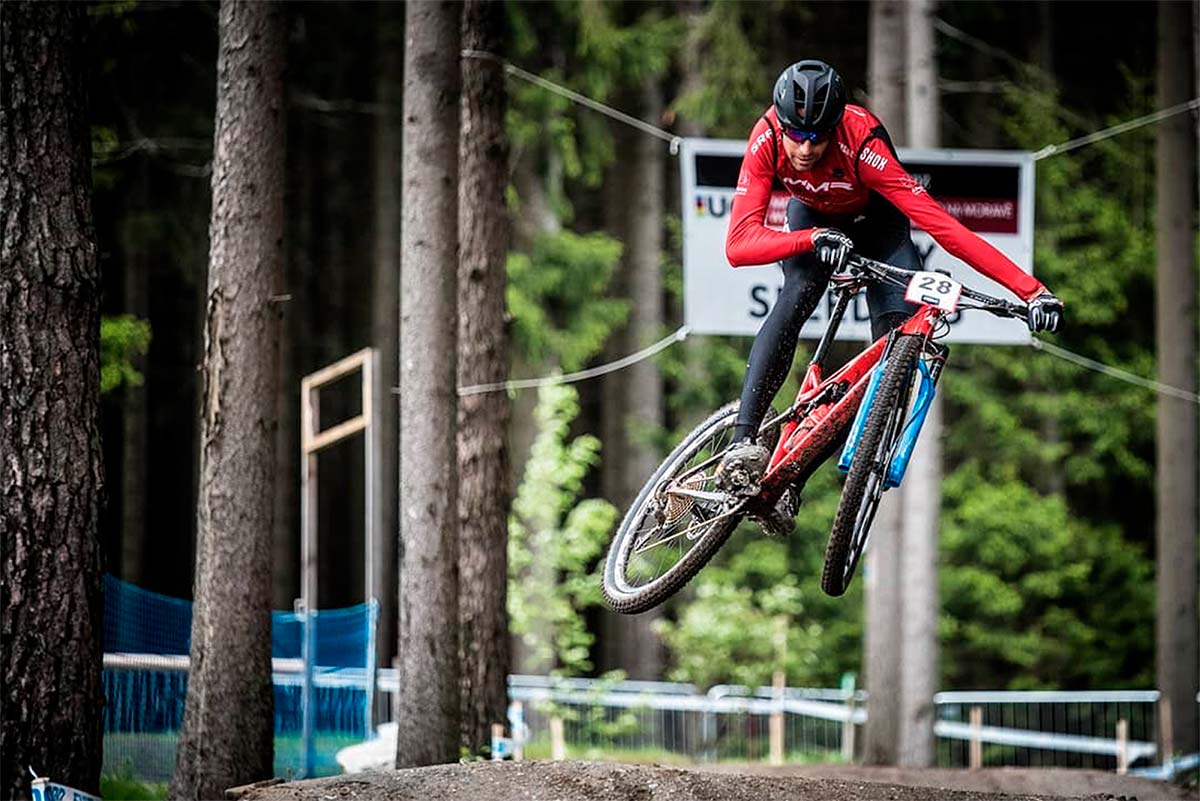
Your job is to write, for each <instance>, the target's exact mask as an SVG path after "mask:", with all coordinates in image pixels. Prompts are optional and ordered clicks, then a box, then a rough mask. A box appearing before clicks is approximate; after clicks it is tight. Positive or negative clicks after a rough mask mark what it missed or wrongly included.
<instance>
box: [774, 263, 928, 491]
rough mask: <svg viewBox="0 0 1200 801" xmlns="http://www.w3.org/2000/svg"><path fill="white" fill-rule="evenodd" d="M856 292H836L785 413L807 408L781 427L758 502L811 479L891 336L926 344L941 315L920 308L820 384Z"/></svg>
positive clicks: (849, 418) (853, 411) (850, 416)
mask: <svg viewBox="0 0 1200 801" xmlns="http://www.w3.org/2000/svg"><path fill="white" fill-rule="evenodd" d="M857 289H858V288H857V286H855V285H853V284H851V285H848V286H843V287H839V289H838V291H839V292H841V297H839V298H838V302H837V305H836V306H835V308H834V311H833V314H832V315H831V316H830V320H829V326H828V327H827V328H826V329H825V334H824V335H823V336H822V337H821V341H820V342H819V343H818V344H817V349H816V352H815V353H814V354H813V358H812V361H810V362H809V364H808V368H807V369H806V370H805V372H804V380H803V382H801V384H800V392H799V394H798V395H797V396H796V402H795V403H794V404H793V405H792V406H791V409H790V410H789V412H794V411H796V410H803V409H806V408H807V409H808V410H809V411H808V412H807V413H802V414H801V416H800V417H799V418H798V419H793V420H789V421H788V422H786V423H784V424H783V426H782V429H781V430H780V434H779V442H778V444H777V445H776V446H775V451H774V453H772V454H771V461H770V462H769V463H768V465H767V472H766V473H765V474H764V476H763V480H762V491H761V493H760V494H759V496H758V497H759V499H761V500H764V501H773V500H774V499H776V498H777V497H778V496H779V495H780V494H781V493H782V492H783V491H784V489H786V488H787V487H788V486H789V485H790V484H792V483H793V482H795V481H796V479H798V478H799V477H801V476H802V475H806V474H807V473H811V472H812V470H815V469H816V468H817V467H818V466H819V464H820V462H822V461H824V460H825V459H826V458H828V457H829V456H830V455H831V451H832V449H833V448H834V447H835V446H836V445H837V443H838V442H839V441H840V440H841V439H842V436H843V435H844V434H845V432H846V431H847V430H848V428H849V426H850V424H851V423H852V422H853V420H854V415H855V414H856V413H857V412H858V407H859V404H861V403H862V399H863V394H864V393H865V392H866V390H867V384H868V382H869V381H870V378H871V371H872V370H873V369H874V368H875V366H876V365H877V364H879V362H880V361H881V360H882V359H883V357H884V355H885V354H886V352H887V347H888V343H889V342H891V340H892V337H893V336H894V335H895V334H917V335H920V336H922V337H924V338H926V339H928V338H929V336H930V335H931V334H932V332H933V329H934V325H935V324H936V323H937V320H938V317H939V316H940V314H941V312H940V311H939V310H938V309H937V308H936V307H934V306H926V305H922V306H921V307H920V308H919V309H918V310H917V312H916V313H915V314H913V316H912V317H910V318H909V319H908V320H906V321H905V322H904V323H903V324H902V325H901V326H900V327H899V328H897V329H896V331H895V332H889V333H888V334H885V335H884V336H882V337H880V338H879V339H877V340H875V341H874V342H873V343H871V345H870V346H869V347H868V348H867V349H866V350H864V351H863V352H862V353H860V354H858V355H857V356H855V357H854V358H853V359H851V360H850V361H848V362H847V363H846V364H844V365H843V366H842V367H841V368H840V369H839V370H838V371H837V372H835V373H834V374H833V375H831V376H830V377H829V378H822V373H823V372H824V364H823V362H824V360H825V355H826V353H827V352H828V350H829V345H830V343H831V342H832V341H833V337H834V334H835V333H836V332H837V329H838V327H839V326H840V324H841V321H842V315H843V314H844V313H845V310H846V306H847V305H848V304H849V302H850V300H851V298H853V296H854V293H855V292H856V291H857Z"/></svg>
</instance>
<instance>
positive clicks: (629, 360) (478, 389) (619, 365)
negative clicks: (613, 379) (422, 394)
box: [458, 325, 692, 397]
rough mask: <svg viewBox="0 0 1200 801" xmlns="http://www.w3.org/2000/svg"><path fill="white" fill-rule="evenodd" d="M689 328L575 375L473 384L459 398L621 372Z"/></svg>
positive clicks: (460, 390) (680, 337)
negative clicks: (635, 351)
mask: <svg viewBox="0 0 1200 801" xmlns="http://www.w3.org/2000/svg"><path fill="white" fill-rule="evenodd" d="M691 330H692V329H690V328H688V327H687V326H686V325H681V326H679V328H677V329H675V332H674V333H673V334H669V335H667V336H665V337H663V338H662V339H660V340H659V341H658V342H655V343H654V344H653V345H651V346H649V347H647V348H642V349H641V350H639V351H638V352H637V353H631V354H629V355H628V356H625V357H623V358H620V359H617V360H616V361H612V362H608V363H607V364H602V365H600V366H598V367H591V368H589V369H587V370H580V371H578V372H575V373H567V374H566V375H551V376H544V377H542V378H522V379H517V380H513V381H501V382H498V383H495V384H475V385H473V386H469V387H459V388H458V394H459V397H466V396H467V395H481V394H483V393H485V392H499V391H500V390H505V391H511V390H517V389H535V388H537V387H545V386H553V385H555V384H574V383H576V382H577V381H585V380H587V379H589V378H595V377H596V376H601V375H604V374H606V373H615V372H616V371H617V370H623V369H625V368H626V367H629V366H631V365H633V364H636V363H638V362H640V361H643V360H644V359H649V358H650V357H651V356H653V355H655V354H656V353H658V352H659V351H662V350H666V349H667V348H669V347H671V346H672V345H674V344H675V343H676V342H682V341H683V340H685V339H687V335H688V334H689V333H691Z"/></svg>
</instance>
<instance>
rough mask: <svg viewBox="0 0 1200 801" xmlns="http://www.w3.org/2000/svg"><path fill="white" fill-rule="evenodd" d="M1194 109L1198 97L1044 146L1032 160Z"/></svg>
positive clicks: (1199, 106) (1054, 154) (1199, 100)
mask: <svg viewBox="0 0 1200 801" xmlns="http://www.w3.org/2000/svg"><path fill="white" fill-rule="evenodd" d="M1195 108H1200V97H1193V98H1192V99H1191V100H1188V101H1186V102H1184V103H1179V104H1177V105H1174V106H1171V107H1170V108H1164V109H1160V110H1159V111H1155V112H1153V113H1151V114H1147V115H1146V116H1144V117H1138V118H1137V119H1134V120H1127V121H1125V122H1122V123H1118V124H1117V125H1113V126H1112V127H1110V128H1105V129H1103V130H1100V131H1096V132H1094V133H1090V134H1088V135H1087V136H1081V137H1079V138H1078V139H1072V140H1070V141H1069V142H1063V143H1062V144H1061V145H1046V146H1045V147H1043V148H1042V149H1041V150H1039V151H1037V152H1036V153H1034V154H1033V160H1034V161H1041V160H1042V159H1044V158H1048V157H1050V156H1056V155H1058V154H1059V153H1066V152H1067V151H1068V150H1075V149H1076V148H1080V147H1083V146H1084V145H1090V144H1092V143H1093V142H1099V141H1101V140H1104V139H1111V138H1112V137H1114V136H1118V135H1120V134H1123V133H1125V132H1126V131H1132V130H1133V129H1134V128H1141V127H1142V126H1143V125H1151V124H1153V123H1156V122H1161V121H1162V120H1165V119H1167V118H1168V117H1174V116H1175V115H1176V114H1183V113H1184V112H1185V111H1191V110H1192V109H1195Z"/></svg>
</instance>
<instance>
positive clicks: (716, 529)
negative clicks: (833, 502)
mask: <svg viewBox="0 0 1200 801" xmlns="http://www.w3.org/2000/svg"><path fill="white" fill-rule="evenodd" d="M737 410H738V404H737V403H731V404H728V405H726V406H723V407H721V408H720V409H719V410H717V411H716V412H715V413H713V414H712V416H710V417H709V418H708V419H707V420H705V421H704V422H703V423H701V424H700V425H698V426H696V428H695V429H693V430H692V432H691V433H690V434H688V435H687V436H686V437H685V438H684V439H683V441H682V442H680V443H679V445H678V446H677V447H676V448H675V450H674V451H672V452H671V454H670V455H669V456H668V457H667V458H666V459H665V460H664V461H663V463H662V464H661V465H660V466H659V468H658V470H656V471H655V472H654V475H653V476H651V478H650V480H649V481H648V482H646V485H645V486H644V487H643V488H642V491H641V492H640V493H638V496H637V499H636V500H635V501H634V502H633V505H632V506H631V507H630V509H629V512H628V513H627V514H626V515H625V519H624V520H623V521H622V522H621V525H620V527H619V528H618V529H617V534H616V536H615V537H614V538H613V543H612V545H611V546H610V547H609V551H608V558H607V559H606V560H605V563H604V598H605V600H606V601H607V602H608V605H609V606H611V607H612V608H613V609H614V610H616V611H618V612H624V613H626V614H634V613H636V612H644V611H646V610H647V609H650V608H652V607H655V606H657V605H658V604H660V603H662V602H663V601H665V600H666V599H667V598H669V597H671V596H672V595H673V594H675V593H676V592H677V591H678V590H679V589H680V588H682V587H683V586H684V585H685V584H687V583H688V581H690V580H691V578H692V576H694V575H696V573H698V572H699V571H700V568H702V567H704V565H705V564H707V563H708V560H709V559H711V558H712V556H713V554H715V553H716V552H717V549H718V548H720V547H721V546H722V545H723V544H724V543H725V541H726V540H727V539H728V538H729V535H730V534H731V533H732V532H733V530H734V529H735V528H736V527H737V524H738V523H739V522H740V521H741V519H742V517H743V515H744V514H745V512H744V506H745V504H744V503H743V502H742V501H740V500H731V499H729V498H728V497H727V496H726V495H725V494H724V493H723V492H720V491H719V490H718V489H717V486H716V470H717V463H718V462H719V461H720V458H721V454H723V453H724V452H725V449H726V448H728V447H729V444H730V443H731V442H732V440H733V424H734V421H735V420H736V418H737Z"/></svg>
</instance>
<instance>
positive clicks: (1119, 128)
mask: <svg viewBox="0 0 1200 801" xmlns="http://www.w3.org/2000/svg"><path fill="white" fill-rule="evenodd" d="M934 26H935V27H936V28H937V29H938V30H939V31H941V32H942V33H944V34H946V35H947V36H950V37H951V38H954V39H958V40H959V41H962V42H965V43H967V44H969V45H971V46H972V47H975V48H977V49H979V50H981V51H983V52H985V53H988V54H990V55H994V56H997V57H999V58H1002V59H1004V60H1006V61H1008V62H1010V63H1013V64H1016V65H1017V66H1019V67H1021V68H1023V69H1033V70H1039V71H1041V68H1040V67H1037V66H1035V65H1032V64H1027V63H1026V62H1023V61H1021V60H1020V59H1018V58H1016V57H1014V56H1012V55H1011V54H1009V53H1007V52H1005V51H1004V50H1001V49H1000V48H998V47H995V46H993V45H990V44H988V43H987V42H985V41H983V40H982V39H978V38H976V37H974V36H971V35H970V34H968V33H966V32H964V31H961V30H959V29H958V28H956V27H954V26H953V25H951V24H949V23H948V22H945V21H944V20H941V19H937V18H935V19H934ZM462 57H463V58H478V59H486V60H489V61H494V62H496V63H497V64H500V65H501V66H503V67H504V71H505V72H506V73H507V74H509V75H512V76H514V77H517V78H520V79H521V80H524V81H528V82H529V83H532V84H534V85H536V86H540V87H542V88H543V89H546V90H548V91H551V92H554V93H555V94H558V95H561V96H563V97H566V98H567V99H569V100H571V101H572V102H575V103H579V104H580V105H582V106H586V107H587V108H590V109H592V110H593V111H597V112H599V113H601V114H604V115H606V116H608V117H611V118H613V119H615V120H618V121H619V122H623V123H625V124H626V125H630V126H632V127H634V128H637V129H638V130H639V131H642V132H644V133H648V134H650V135H651V136H655V137H658V138H659V139H662V140H664V141H666V142H668V143H669V144H670V149H671V153H672V155H678V153H679V145H680V143H681V142H682V139H681V138H680V137H678V136H676V135H675V134H672V133H671V132H670V131H666V130H663V129H662V128H658V127H656V126H654V125H651V124H650V123H648V122H646V121H644V120H640V119H638V118H636V117H632V116H630V115H628V114H626V113H625V112H623V111H619V110H618V109H615V108H613V107H611V106H607V105H605V104H603V103H601V102H599V101H596V100H592V99H591V98H589V97H585V96H584V95H581V94H579V93H578V92H575V91H573V90H571V89H568V88H567V87H565V86H561V85H559V84H556V83H554V82H553V81H550V80H547V79H546V78H543V77H541V76H540V75H534V74H533V73H531V72H528V71H526V70H523V69H521V68H520V67H518V66H516V65H514V64H512V63H511V62H509V61H507V60H506V59H503V58H500V57H499V56H497V55H496V54H495V53H489V52H487V51H484V50H463V51H462ZM1198 108H1200V97H1196V98H1193V99H1191V100H1189V101H1187V102H1185V103H1179V104H1178V105H1175V106H1171V107H1170V108H1165V109H1161V110H1159V111H1155V112H1153V113H1151V114H1147V115H1145V116H1142V117H1138V118H1136V119H1132V120H1127V121H1126V122H1122V123H1118V124H1117V125H1113V126H1110V127H1108V128H1104V129H1102V130H1099V131H1095V132H1093V133H1090V134H1087V135H1086V136H1081V137H1078V138H1076V139H1071V140H1068V141H1066V142H1063V143H1061V144H1057V145H1047V146H1046V147H1043V148H1042V149H1041V150H1038V151H1037V152H1035V153H1034V154H1033V160H1034V161H1041V160H1042V159H1045V158H1049V157H1051V156H1057V155H1059V154H1061V153H1067V152H1069V151H1072V150H1075V149H1077V148H1081V147H1085V146H1087V145H1090V144H1093V143H1095V142H1099V141H1102V140H1104V139H1110V138H1112V137H1114V136H1119V135H1120V134H1123V133H1126V132H1128V131H1132V130H1133V129H1135V128H1140V127H1142V126H1144V125H1151V124H1154V123H1157V122H1161V121H1162V120H1165V119H1167V118H1168V117H1173V116H1175V115H1176V114H1182V113H1184V112H1187V111H1190V110H1192V109H1198ZM690 331H691V329H690V328H688V326H686V325H684V326H680V327H679V328H678V329H677V330H676V331H675V333H673V334H671V335H670V336H667V337H665V338H663V339H661V340H659V341H658V342H656V343H655V344H653V345H651V346H650V347H648V348H644V349H642V350H640V351H638V352H637V353H633V354H630V355H629V356H626V357H624V358H621V359H617V360H616V361H613V362H608V363H607V364H603V365H600V366H599V367H593V368H590V369H588V370H581V371H578V372H575V373H568V374H567V375H556V376H545V377H542V378H526V379H518V380H512V381H504V382H499V383H495V384H477V385H474V386H469V387H459V389H458V394H459V395H460V396H467V395H478V394H482V393H485V392H498V391H500V390H505V391H513V390H518V389H532V388H536V387H542V386H549V385H553V384H570V383H575V382H577V381H584V380H587V379H589V378H595V377H596V376H600V375H605V374H606V373H612V372H616V371H617V370H622V369H624V368H626V367H629V366H630V365H633V364H636V363H637V362H640V361H642V360H643V359H648V358H649V357H651V356H653V355H655V354H656V353H658V352H659V351H662V350H664V349H666V348H668V347H670V346H671V345H673V344H675V343H676V342H681V341H682V340H684V339H686V338H687V335H688V334H689V333H690ZM1032 345H1033V348H1034V349H1035V350H1040V351H1044V352H1046V353H1049V354H1051V355H1052V356H1057V357H1059V358H1061V359H1065V360H1067V361H1069V362H1072V363H1074V364H1077V365H1079V366H1081V367H1086V368H1087V369H1089V370H1095V371H1096V372H1099V373H1103V374H1105V375H1108V376H1111V377H1113V378H1117V379H1119V380H1121V381H1126V382H1128V383H1130V384H1136V385H1138V386H1141V387H1145V388H1147V389H1151V390H1153V391H1154V392H1157V393H1159V394H1163V395H1170V396H1171V397H1175V398H1179V399H1181V400H1185V401H1188V402H1190V403H1195V404H1198V405H1200V395H1197V394H1196V393H1194V392H1189V391H1187V390H1184V389H1179V388H1178V387H1172V386H1169V385H1167V384H1163V383H1160V382H1158V381H1153V380H1151V379H1148V378H1143V377H1141V376H1139V375H1135V374H1133V373H1130V372H1127V371H1125V370H1121V369H1120V368H1117V367H1110V366H1108V365H1107V364H1104V363H1102V362H1098V361H1096V360H1094V359H1089V358H1088V357H1086V356H1081V355H1080V354H1078V353H1074V352H1073V351H1069V350H1067V349H1066V348H1060V347H1059V346H1057V345H1053V344H1051V343H1049V342H1045V341H1043V340H1040V339H1034V340H1033V342H1032Z"/></svg>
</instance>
